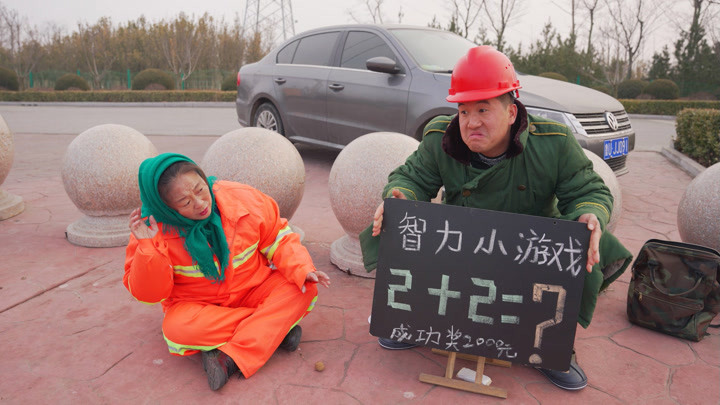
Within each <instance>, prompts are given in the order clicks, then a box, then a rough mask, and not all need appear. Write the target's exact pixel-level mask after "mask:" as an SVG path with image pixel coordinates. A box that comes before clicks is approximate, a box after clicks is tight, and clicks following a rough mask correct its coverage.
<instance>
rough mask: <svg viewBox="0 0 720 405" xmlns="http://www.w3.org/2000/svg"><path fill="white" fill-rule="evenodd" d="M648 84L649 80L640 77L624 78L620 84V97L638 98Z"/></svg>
mask: <svg viewBox="0 0 720 405" xmlns="http://www.w3.org/2000/svg"><path fill="white" fill-rule="evenodd" d="M647 85H648V82H646V81H644V80H640V79H628V80H623V81H621V82H620V84H618V97H620V98H637V96H639V95H640V94H642V92H643V90H644V89H645V87H647Z"/></svg>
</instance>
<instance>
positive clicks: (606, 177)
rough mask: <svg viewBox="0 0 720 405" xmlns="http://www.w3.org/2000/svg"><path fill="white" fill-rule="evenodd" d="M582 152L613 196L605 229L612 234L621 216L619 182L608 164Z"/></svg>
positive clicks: (588, 152) (586, 151) (592, 154)
mask: <svg viewBox="0 0 720 405" xmlns="http://www.w3.org/2000/svg"><path fill="white" fill-rule="evenodd" d="M583 152H585V155H586V156H587V157H588V158H589V159H590V161H591V162H592V164H593V170H595V173H597V174H598V175H600V177H601V178H602V179H603V181H604V182H605V185H606V186H607V187H608V188H609V189H610V193H611V194H612V196H613V210H612V213H611V214H610V221H609V222H608V224H607V227H606V228H607V230H609V231H611V232H612V231H613V230H614V229H615V226H616V225H617V223H618V221H619V220H620V216H621V215H622V189H620V182H619V181H618V179H617V176H615V172H613V170H612V169H611V168H610V166H608V164H607V163H605V161H604V160H603V159H602V158H601V157H600V156H598V155H596V154H594V153H592V152H590V151H589V150H587V149H583Z"/></svg>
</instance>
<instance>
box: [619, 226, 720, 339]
mask: <svg viewBox="0 0 720 405" xmlns="http://www.w3.org/2000/svg"><path fill="white" fill-rule="evenodd" d="M718 271H720V253H718V252H717V251H716V250H713V249H710V248H708V247H704V246H699V245H693V244H690V243H683V242H671V241H664V240H658V239H650V240H648V241H647V242H645V245H644V246H643V247H642V249H640V253H639V254H638V256H637V259H635V262H634V263H633V267H632V279H631V281H630V288H629V289H628V302H627V314H628V319H629V320H630V322H632V323H634V324H636V325H639V326H643V327H646V328H649V329H654V330H657V331H660V332H663V333H667V334H669V335H673V336H678V337H681V338H684V339H689V340H694V341H700V339H702V338H703V337H704V336H705V334H706V332H705V331H706V330H707V328H708V326H710V322H711V321H712V320H713V318H714V317H715V315H717V313H718V312H720V284H718ZM712 326H713V327H717V326H716V325H712Z"/></svg>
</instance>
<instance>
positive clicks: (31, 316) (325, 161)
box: [0, 134, 720, 405]
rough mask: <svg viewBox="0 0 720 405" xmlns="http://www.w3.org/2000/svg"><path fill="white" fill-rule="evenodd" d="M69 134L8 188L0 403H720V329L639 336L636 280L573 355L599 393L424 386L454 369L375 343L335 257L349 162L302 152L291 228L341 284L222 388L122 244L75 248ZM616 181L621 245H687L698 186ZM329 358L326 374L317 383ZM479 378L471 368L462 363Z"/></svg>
mask: <svg viewBox="0 0 720 405" xmlns="http://www.w3.org/2000/svg"><path fill="white" fill-rule="evenodd" d="M149 138H150V140H151V141H152V142H153V143H154V144H155V145H156V147H157V148H158V151H159V152H169V151H175V152H180V153H184V154H187V155H189V156H190V157H191V158H193V159H195V160H196V161H201V160H202V157H203V154H204V152H205V150H207V148H208V147H209V146H210V145H211V144H212V142H213V141H214V140H215V139H217V138H216V137H192V136H183V137H173V136H151V137H149ZM72 139H73V137H72V136H68V135H32V134H20V135H15V162H14V165H13V167H12V170H11V172H10V175H9V176H8V178H7V179H6V181H5V182H4V184H3V185H2V187H3V189H4V190H6V191H8V192H11V193H13V194H17V195H20V196H21V197H23V199H24V201H25V204H26V209H25V211H24V212H23V213H22V214H20V215H18V216H16V217H14V218H11V219H8V220H6V221H2V222H0V238H1V240H2V243H0V257H2V263H0V337H1V340H0V341H1V342H2V345H3V355H2V360H1V361H0V365H1V367H0V403H13V404H15V403H17V404H34V403H60V404H85V403H88V404H95V403H103V404H105V403H107V404H115V403H188V404H192V403H210V402H211V403H220V404H223V403H233V404H236V403H242V404H266V403H269V404H294V403H301V404H305V403H328V404H405V403H419V404H439V403H443V404H445V403H461V402H467V401H474V403H483V404H485V403H486V404H500V403H503V404H566V403H567V404H602V405H610V404H653V405H664V404H717V403H718V402H719V401H720V393H719V392H718V390H719V388H718V386H719V385H718V381H720V331H715V330H713V331H711V336H709V337H708V338H706V339H704V340H703V341H701V342H697V343H696V342H689V341H685V340H681V339H677V338H673V337H669V336H665V335H662V334H658V333H656V332H652V331H649V330H645V329H642V328H638V327H636V326H633V325H631V324H630V323H629V322H628V321H627V316H626V314H625V308H626V299H627V288H628V281H629V274H625V275H623V276H622V277H621V278H620V279H619V281H617V282H616V283H615V284H613V285H612V286H611V288H610V289H608V290H607V291H606V292H605V293H603V294H602V295H601V296H600V297H599V303H598V310H597V311H596V313H595V319H594V320H593V323H592V325H591V326H590V327H589V328H588V329H582V328H580V327H579V328H578V333H577V338H576V344H575V346H576V350H577V354H578V359H579V361H580V364H581V365H582V366H583V368H584V369H585V371H586V373H587V375H588V377H589V381H590V383H589V386H588V387H587V388H586V389H584V390H582V391H579V392H566V391H563V390H560V389H558V388H556V387H555V386H553V385H552V384H550V383H549V382H548V381H547V380H546V379H545V378H544V377H543V376H542V375H540V374H539V373H538V372H537V371H535V370H533V369H530V368H527V367H522V366H513V367H512V368H509V369H506V368H499V367H493V366H488V367H487V368H486V371H485V374H487V375H489V376H490V377H491V378H492V379H493V385H494V386H497V387H502V388H506V389H507V390H508V398H507V399H498V398H493V397H486V396H482V395H478V394H472V393H467V392H462V391H457V390H452V389H448V388H444V387H436V386H433V385H428V384H424V383H421V382H420V381H419V380H418V376H419V374H420V373H423V372H424V373H432V374H437V375H442V374H443V373H444V369H445V367H444V364H445V358H443V357H441V356H438V355H435V354H433V353H431V352H430V350H428V349H426V348H417V349H413V350H408V351H400V352H389V351H386V350H383V349H381V348H380V347H379V346H378V345H377V343H376V338H374V337H372V336H370V335H369V333H368V322H367V318H368V315H369V314H370V307H371V303H372V288H373V284H374V283H373V280H371V279H364V278H359V277H354V276H348V275H346V274H345V273H343V272H340V271H339V270H337V269H336V268H335V267H334V266H333V265H332V264H331V263H330V260H329V249H330V244H331V243H332V242H333V241H334V240H336V239H337V238H339V237H340V236H342V235H344V232H343V230H342V227H341V226H340V224H339V223H338V222H337V220H336V219H335V217H334V215H333V214H332V207H331V206H330V202H329V195H328V190H327V182H328V176H329V171H330V168H331V166H332V162H333V160H334V159H335V157H336V156H337V152H333V151H328V150H322V149H316V148H310V147H304V146H300V147H299V150H300V151H301V155H302V156H303V159H304V162H305V169H306V184H305V194H304V197H303V200H302V202H301V204H300V207H299V208H298V210H297V212H296V213H295V215H294V216H293V218H292V219H291V222H292V224H293V225H294V226H296V227H299V228H300V229H302V230H303V232H304V233H305V244H306V246H307V247H308V249H309V250H310V252H311V254H312V256H313V259H314V261H315V264H316V266H317V267H318V268H319V269H321V270H323V271H325V272H327V273H328V274H330V276H331V277H332V287H331V288H330V289H329V290H328V289H321V291H320V296H319V300H318V304H317V306H316V307H315V310H314V311H313V313H311V314H310V315H309V316H308V317H307V318H306V319H305V320H304V321H303V323H302V326H303V329H304V334H303V340H302V344H301V345H300V348H299V349H298V350H297V351H296V352H294V353H287V352H282V353H281V352H278V353H276V354H275V355H274V356H273V357H272V358H271V359H270V361H269V362H268V363H267V364H266V365H265V367H263V368H262V369H261V370H260V371H259V372H258V373H257V374H256V375H254V376H253V377H252V378H251V379H249V380H246V379H244V378H239V379H238V378H233V379H232V380H231V381H230V382H229V383H228V384H227V385H226V386H225V387H224V388H223V389H222V390H220V391H219V392H212V391H210V390H209V389H208V387H207V381H206V378H205V375H204V372H203V370H202V366H201V364H200V360H199V358H198V356H190V357H183V358H181V357H174V356H171V355H169V354H168V351H167V348H166V346H165V343H164V341H163V339H162V334H161V331H160V324H161V320H162V313H161V312H162V311H161V309H160V307H159V306H147V305H143V304H140V303H138V302H136V301H135V300H134V299H133V298H132V297H131V296H130V295H129V293H128V292H127V291H126V290H125V289H124V287H123V286H122V274H123V270H122V269H123V260H124V248H123V247H117V248H107V249H91V248H84V247H78V246H73V245H71V244H70V243H68V242H67V241H66V240H65V235H64V232H65V228H66V227H67V226H68V225H69V224H70V223H72V222H73V221H75V220H77V219H78V218H80V217H81V216H82V215H81V214H80V213H79V211H78V210H77V208H75V206H74V205H73V204H72V202H71V201H70V200H69V198H68V197H67V195H66V193H65V191H64V189H63V185H62V180H61V178H60V167H61V161H62V156H63V153H64V151H65V149H66V148H67V145H68V144H69V143H70V141H72ZM628 165H629V167H630V173H629V174H627V175H624V176H621V177H620V178H619V181H620V184H621V187H622V192H623V204H624V206H623V208H624V209H623V215H622V217H621V219H620V221H619V223H618V226H617V228H616V232H615V233H616V235H617V236H618V237H619V238H620V239H621V240H622V241H623V242H624V243H625V244H626V246H627V247H628V248H629V249H630V250H631V251H632V252H634V253H637V251H639V249H640V247H641V246H642V244H643V242H644V241H645V240H647V239H649V238H661V239H674V240H678V235H677V227H676V225H675V219H674V218H675V216H676V211H677V205H678V202H679V200H680V198H681V197H682V194H683V192H684V190H685V187H687V185H688V184H689V183H690V181H691V178H690V177H689V176H688V175H686V174H685V173H684V172H682V171H681V170H679V169H677V168H676V167H674V166H673V165H672V164H670V163H669V162H668V161H667V160H666V159H665V158H664V157H662V156H661V155H660V154H658V153H654V152H633V153H632V154H631V155H630V157H629V159H628ZM317 361H322V362H324V364H325V370H324V371H322V372H318V371H315V369H314V365H315V363H316V362H317ZM463 366H464V367H473V365H472V364H470V363H469V362H467V361H463V360H459V361H458V365H457V369H459V368H460V367H463Z"/></svg>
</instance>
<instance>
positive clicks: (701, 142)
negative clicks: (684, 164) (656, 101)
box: [675, 108, 720, 167]
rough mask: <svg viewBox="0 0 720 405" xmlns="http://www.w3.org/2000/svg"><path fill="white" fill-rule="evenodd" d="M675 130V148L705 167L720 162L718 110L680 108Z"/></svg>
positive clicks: (719, 119) (719, 120)
mask: <svg viewBox="0 0 720 405" xmlns="http://www.w3.org/2000/svg"><path fill="white" fill-rule="evenodd" d="M675 132H676V133H677V137H676V138H675V150H677V151H678V152H682V153H683V154H685V155H687V156H688V157H690V158H692V159H693V160H695V161H696V162H698V163H700V164H701V165H703V166H705V167H710V166H712V165H714V164H715V163H718V162H720V110H709V109H692V108H688V109H685V110H682V111H680V113H679V114H678V115H677V120H676V122H675Z"/></svg>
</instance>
